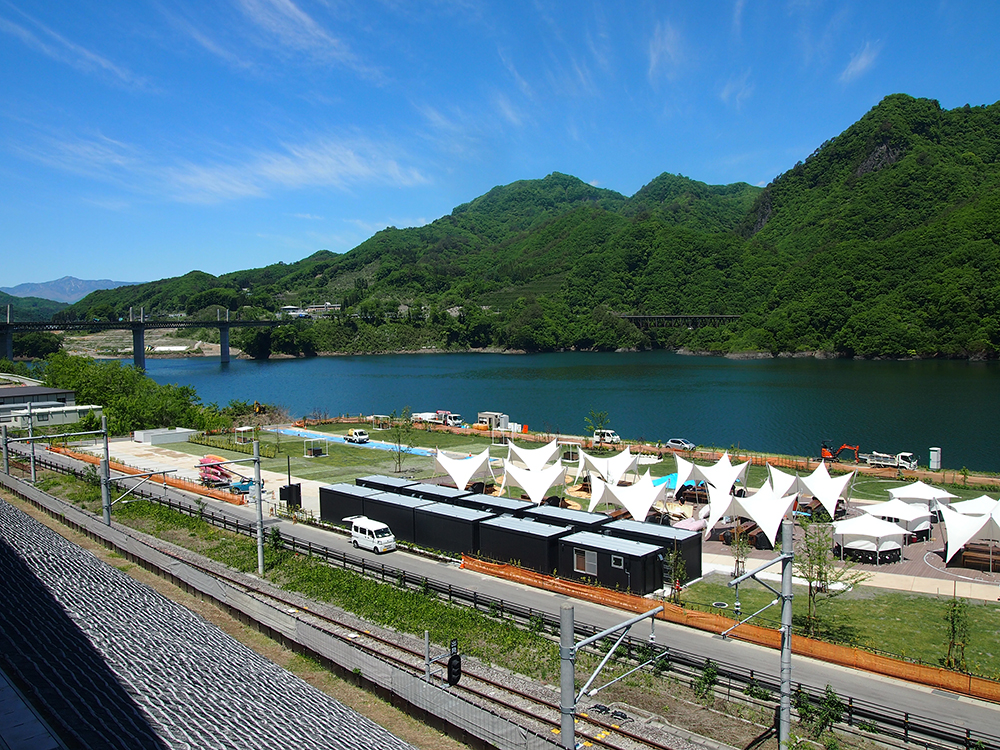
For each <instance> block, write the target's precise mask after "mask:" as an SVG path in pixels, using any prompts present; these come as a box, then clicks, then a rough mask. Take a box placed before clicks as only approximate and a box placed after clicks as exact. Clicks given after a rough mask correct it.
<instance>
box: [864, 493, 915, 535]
mask: <svg viewBox="0 0 1000 750" xmlns="http://www.w3.org/2000/svg"><path fill="white" fill-rule="evenodd" d="M862 510H863V511H864V512H865V513H869V514H871V515H873V516H875V517H876V518H881V519H882V520H883V521H886V520H888V521H891V522H892V523H897V524H899V525H900V526H902V527H904V528H905V529H906V530H907V531H910V532H917V531H924V530H926V529H929V528H930V527H931V512H930V511H929V510H927V509H926V508H924V507H923V506H918V505H912V504H910V503H906V502H903V501H902V500H898V499H896V500H890V501H889V502H887V503H875V504H873V505H866V506H865V507H864V508H862Z"/></svg>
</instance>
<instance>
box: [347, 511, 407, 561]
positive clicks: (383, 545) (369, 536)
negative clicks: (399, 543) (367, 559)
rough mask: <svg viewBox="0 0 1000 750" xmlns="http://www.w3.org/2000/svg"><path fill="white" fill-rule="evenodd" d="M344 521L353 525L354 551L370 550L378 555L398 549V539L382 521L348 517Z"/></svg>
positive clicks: (365, 517)
mask: <svg viewBox="0 0 1000 750" xmlns="http://www.w3.org/2000/svg"><path fill="white" fill-rule="evenodd" d="M344 521H346V522H347V523H349V524H350V525H351V544H353V545H354V549H358V548H359V547H360V548H364V549H370V550H373V551H374V552H375V554H377V555H379V554H382V553H383V552H391V551H392V550H394V549H396V537H394V536H393V535H392V531H390V530H389V527H388V526H386V525H385V524H384V523H382V522H381V521H373V520H372V519H370V518H368V517H367V516H348V517H347V518H345V519H344Z"/></svg>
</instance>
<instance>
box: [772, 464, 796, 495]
mask: <svg viewBox="0 0 1000 750" xmlns="http://www.w3.org/2000/svg"><path fill="white" fill-rule="evenodd" d="M767 474H768V477H769V478H770V480H771V487H772V488H773V489H774V492H775V494H776V495H777V496H778V497H784V496H785V495H791V494H792V493H793V492H801V491H802V488H801V487H800V486H799V478H798V477H797V476H796V475H795V474H786V473H785V472H783V471H782V470H781V469H776V468H774V467H773V466H771V464H768V465H767Z"/></svg>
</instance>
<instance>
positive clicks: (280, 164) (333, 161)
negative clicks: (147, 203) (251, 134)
mask: <svg viewBox="0 0 1000 750" xmlns="http://www.w3.org/2000/svg"><path fill="white" fill-rule="evenodd" d="M166 177H167V182H168V184H169V185H170V186H172V188H173V190H174V194H175V196H176V198H177V199H178V200H184V201H192V202H214V201H218V200H227V199H231V198H242V197H249V196H261V195H266V194H267V193H268V192H270V191H271V190H273V189H275V188H281V189H286V190H295V189H299V188H305V187H334V188H338V189H341V190H347V189H350V188H351V187H353V186H356V185H361V184H373V183H375V184H387V185H399V186H404V187H412V186H414V185H419V184H424V183H426V182H427V181H428V180H427V178H426V177H425V176H424V175H423V174H421V173H420V172H419V171H418V170H417V169H415V168H412V167H406V166H403V165H402V164H400V162H399V161H398V160H397V158H395V157H394V156H393V155H392V153H391V149H387V148H386V147H384V146H383V145H382V144H378V143H375V142H373V141H369V140H367V139H363V138H359V139H354V140H345V141H337V140H332V139H322V140H318V141H315V142H313V143H309V144H290V145H285V146H284V149H283V150H282V151H268V152H262V153H258V154H256V155H253V156H252V157H251V158H249V159H246V160H244V161H242V162H240V163H235V164H207V165H204V164H184V165H182V166H179V167H171V168H169V169H168V170H167V171H166Z"/></svg>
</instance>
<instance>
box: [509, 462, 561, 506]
mask: <svg viewBox="0 0 1000 750" xmlns="http://www.w3.org/2000/svg"><path fill="white" fill-rule="evenodd" d="M503 468H504V473H505V477H504V483H507V482H512V483H513V484H516V485H517V486H518V487H520V488H521V489H522V490H524V494H526V495H527V496H528V497H529V498H531V502H533V503H535V504H536V505H537V504H539V503H541V502H542V500H544V499H545V493H546V492H548V491H549V490H550V489H551V488H552V486H553V485H555V484H557V483H559V481H560V480H563V479H564V477H565V469H563V465H562V461H556V462H555V463H554V464H552V466H549V467H548V468H545V469H542V470H541V471H529V470H528V469H520V468H518V467H517V466H514V465H513V464H512V463H511V462H510V461H508V460H506V459H504V462H503Z"/></svg>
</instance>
